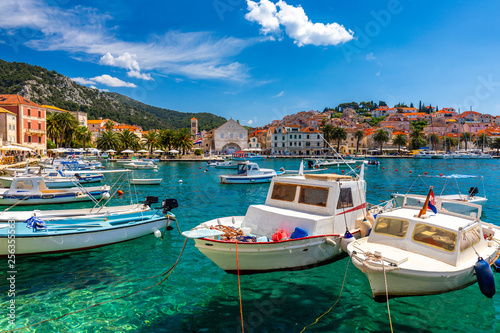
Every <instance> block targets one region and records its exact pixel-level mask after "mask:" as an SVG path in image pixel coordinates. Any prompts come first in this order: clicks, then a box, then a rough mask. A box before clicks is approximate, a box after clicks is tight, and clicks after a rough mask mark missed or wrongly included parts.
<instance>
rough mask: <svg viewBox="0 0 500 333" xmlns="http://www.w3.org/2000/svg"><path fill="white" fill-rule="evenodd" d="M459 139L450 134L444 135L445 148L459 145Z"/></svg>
mask: <svg viewBox="0 0 500 333" xmlns="http://www.w3.org/2000/svg"><path fill="white" fill-rule="evenodd" d="M457 143H458V142H457V140H456V139H455V138H452V137H449V136H446V135H445V136H444V137H443V148H444V149H445V150H446V149H448V150H450V149H451V147H454V146H456V145H457Z"/></svg>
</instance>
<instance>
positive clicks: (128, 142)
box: [117, 129, 141, 150]
mask: <svg viewBox="0 0 500 333" xmlns="http://www.w3.org/2000/svg"><path fill="white" fill-rule="evenodd" d="M117 138H118V141H119V143H120V147H119V148H120V149H133V150H137V149H139V148H140V146H141V144H140V141H141V140H140V139H139V137H138V136H137V134H135V133H134V132H131V131H130V130H128V129H126V130H124V131H123V132H120V133H117Z"/></svg>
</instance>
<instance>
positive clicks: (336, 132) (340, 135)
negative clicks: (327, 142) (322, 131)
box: [332, 127, 347, 154]
mask: <svg viewBox="0 0 500 333" xmlns="http://www.w3.org/2000/svg"><path fill="white" fill-rule="evenodd" d="M332 140H334V141H335V140H336V141H337V153H339V154H340V151H339V149H340V141H343V140H347V131H346V130H345V128H343V127H335V128H334V129H333V133H332Z"/></svg>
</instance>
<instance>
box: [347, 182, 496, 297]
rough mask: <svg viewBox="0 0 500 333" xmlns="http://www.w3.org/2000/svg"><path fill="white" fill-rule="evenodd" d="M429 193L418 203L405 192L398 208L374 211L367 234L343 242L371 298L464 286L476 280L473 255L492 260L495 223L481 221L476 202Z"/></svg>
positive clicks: (490, 261) (476, 257) (419, 293)
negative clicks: (371, 226)
mask: <svg viewBox="0 0 500 333" xmlns="http://www.w3.org/2000/svg"><path fill="white" fill-rule="evenodd" d="M431 191H432V189H431ZM424 198H425V197H424ZM433 198H434V196H433V194H432V193H431V192H429V195H428V196H427V198H425V199H424V205H422V204H421V202H422V200H421V199H422V196H415V195H406V196H405V199H404V204H403V207H402V208H398V209H395V210H391V211H387V212H383V213H379V214H378V215H377V220H376V221H375V225H374V227H373V230H372V232H371V233H370V235H369V236H368V237H365V238H362V239H359V240H356V241H354V242H352V243H350V244H349V245H348V246H347V250H348V252H349V254H350V255H351V257H352V261H353V263H354V265H355V266H356V267H358V268H359V269H360V270H361V271H362V272H364V273H365V274H366V276H367V277H368V280H369V282H370V286H371V290H372V294H373V297H374V298H376V299H380V298H382V299H384V298H385V296H386V295H389V297H392V296H418V295H432V294H439V293H445V292H449V291H453V290H458V289H462V288H465V287H467V286H468V285H470V284H472V283H474V282H476V274H478V272H477V271H476V272H475V265H476V264H477V263H478V262H480V261H481V260H479V259H484V261H486V262H487V264H492V262H493V261H494V260H495V258H496V257H497V256H498V254H499V251H500V247H499V245H498V241H499V240H500V227H498V226H495V225H492V224H486V223H483V222H481V220H480V218H481V206H479V205H474V204H470V203H466V202H457V201H452V200H445V199H442V198H435V200H434V201H435V202H434V203H435V204H432V201H433ZM429 202H431V205H429V204H428V203H429ZM422 206H424V207H426V208H425V209H424V208H422ZM427 206H429V207H432V209H433V210H435V212H434V213H432V212H429V213H427ZM459 206H468V208H467V209H461V208H459ZM457 208H458V209H457ZM462 212H467V213H462ZM478 257H479V258H478ZM487 264H486V265H487ZM488 269H489V271H490V273H491V269H490V268H489V267H488ZM486 271H487V270H486ZM486 273H487V272H486ZM481 290H482V291H483V288H482V287H481ZM490 297H491V296H490Z"/></svg>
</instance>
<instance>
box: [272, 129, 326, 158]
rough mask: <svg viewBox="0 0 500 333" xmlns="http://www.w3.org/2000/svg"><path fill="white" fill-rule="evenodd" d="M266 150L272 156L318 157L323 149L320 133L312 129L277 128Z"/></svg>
mask: <svg viewBox="0 0 500 333" xmlns="http://www.w3.org/2000/svg"><path fill="white" fill-rule="evenodd" d="M268 148H271V153H272V154H278V155H319V154H321V153H322V152H323V149H324V148H323V138H322V133H321V131H319V130H316V129H314V128H312V127H305V128H301V126H298V125H284V126H278V127H277V128H276V129H275V131H274V133H273V134H272V136H271V147H268Z"/></svg>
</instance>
